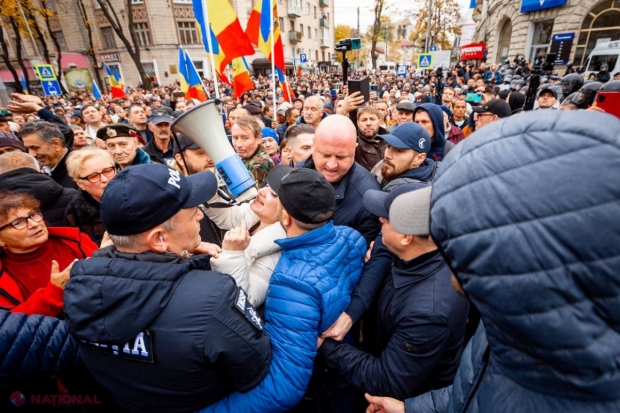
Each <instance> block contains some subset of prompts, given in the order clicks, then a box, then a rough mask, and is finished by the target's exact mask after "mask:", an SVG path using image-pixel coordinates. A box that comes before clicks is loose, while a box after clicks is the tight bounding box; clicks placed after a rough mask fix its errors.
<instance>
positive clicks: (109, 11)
mask: <svg viewBox="0 0 620 413" xmlns="http://www.w3.org/2000/svg"><path fill="white" fill-rule="evenodd" d="M99 4H100V5H101V11H102V12H103V14H104V15H105V17H106V19H107V20H108V21H109V22H110V26H111V27H112V29H113V30H114V32H116V34H117V35H118V37H119V38H120V39H121V41H122V42H123V44H124V45H125V48H126V49H127V52H128V53H129V56H130V57H131V60H133V62H134V64H135V65H136V68H137V69H138V73H139V74H140V79H141V80H142V87H143V88H144V89H146V90H148V89H150V88H151V78H150V77H149V76H148V75H147V74H146V70H144V66H143V65H142V62H141V61H140V42H139V41H138V36H137V35H136V31H135V30H134V27H133V11H132V7H131V6H132V5H131V0H126V10H127V22H128V26H129V34H130V36H131V40H132V41H133V47H132V45H131V43H130V42H129V39H127V36H125V32H124V31H123V26H122V24H121V21H120V19H119V18H118V15H117V14H116V11H115V10H114V8H113V7H112V4H110V0H101V1H100V3H99Z"/></svg>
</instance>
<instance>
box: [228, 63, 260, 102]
mask: <svg viewBox="0 0 620 413" xmlns="http://www.w3.org/2000/svg"><path fill="white" fill-rule="evenodd" d="M232 66H233V97H234V98H235V100H239V99H240V98H241V95H243V94H244V93H245V92H249V91H250V90H252V89H254V88H255V86H254V82H253V81H252V78H251V77H250V69H249V67H248V63H247V62H246V61H245V57H237V58H235V59H234V60H233V61H232Z"/></svg>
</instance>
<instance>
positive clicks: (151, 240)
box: [146, 227, 168, 253]
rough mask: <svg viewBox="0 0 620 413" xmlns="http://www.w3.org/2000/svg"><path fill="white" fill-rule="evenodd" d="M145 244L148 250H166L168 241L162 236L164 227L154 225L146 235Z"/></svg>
mask: <svg viewBox="0 0 620 413" xmlns="http://www.w3.org/2000/svg"><path fill="white" fill-rule="evenodd" d="M146 245H147V246H148V248H149V250H150V251H157V252H159V253H164V252H166V251H167V246H168V243H167V242H166V239H165V237H164V229H163V228H162V227H155V228H153V229H152V230H150V231H149V232H148V234H147V235H146Z"/></svg>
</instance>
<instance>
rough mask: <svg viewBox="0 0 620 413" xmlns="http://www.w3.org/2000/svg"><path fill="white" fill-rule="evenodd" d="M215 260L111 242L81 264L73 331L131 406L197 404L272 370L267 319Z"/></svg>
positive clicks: (74, 286) (73, 295) (103, 377)
mask: <svg viewBox="0 0 620 413" xmlns="http://www.w3.org/2000/svg"><path fill="white" fill-rule="evenodd" d="M209 258H210V257H209V256H208V255H199V256H195V257H192V258H189V259H186V260H182V259H181V258H180V257H179V256H177V255H175V254H155V253H152V252H145V253H141V254H131V253H121V252H119V251H117V250H116V249H115V248H114V247H108V248H104V249H101V250H99V251H98V252H97V253H96V254H95V256H94V257H93V258H91V259H89V260H83V261H78V262H77V263H76V264H75V265H74V266H73V269H72V271H71V279H70V280H69V282H68V283H67V286H66V287H65V316H66V320H67V324H68V326H69V331H70V333H71V335H72V336H73V337H74V338H75V340H76V341H77V342H78V344H79V345H80V347H81V352H82V359H83V360H84V363H85V364H86V366H87V367H88V369H89V370H90V372H91V374H92V375H93V377H94V378H95V379H96V380H97V381H98V382H99V383H101V384H102V385H103V386H105V387H106V388H107V389H108V390H109V391H110V392H111V393H112V395H113V396H114V398H115V399H116V400H117V401H118V402H119V403H120V404H121V406H122V407H123V408H125V409H128V410H130V411H165V412H191V411H196V410H198V409H200V408H202V407H204V406H208V405H210V404H212V403H214V402H216V401H218V400H219V399H221V398H223V397H225V396H226V395H227V394H229V393H230V392H232V391H235V390H236V391H242V392H243V391H248V390H249V389H251V388H252V387H254V386H255V385H256V384H258V383H259V382H260V381H261V380H262V378H263V377H264V376H265V375H266V374H267V370H268V369H269V362H270V361H271V349H270V344H269V339H268V337H267V336H266V335H265V334H264V333H263V331H262V328H263V327H262V323H261V320H260V319H258V318H257V315H256V312H255V311H254V309H253V307H252V306H251V305H250V304H249V302H248V301H247V295H246V294H245V292H244V291H243V290H241V289H239V288H238V287H237V286H236V285H235V282H234V280H233V279H232V278H231V277H230V276H228V275H223V274H220V273H216V272H212V271H208V270H209V268H210V267H209ZM119 372H122V374H119Z"/></svg>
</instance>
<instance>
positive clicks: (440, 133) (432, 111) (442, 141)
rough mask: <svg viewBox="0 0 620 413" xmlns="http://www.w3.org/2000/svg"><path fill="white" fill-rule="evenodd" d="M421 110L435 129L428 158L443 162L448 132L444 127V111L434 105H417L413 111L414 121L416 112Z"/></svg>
mask: <svg viewBox="0 0 620 413" xmlns="http://www.w3.org/2000/svg"><path fill="white" fill-rule="evenodd" d="M420 110H423V111H424V112H426V113H428V115H429V116H430V118H431V121H432V122H433V129H434V131H435V133H434V135H433V136H431V150H430V151H429V153H428V154H427V155H426V157H427V158H429V159H432V160H434V161H435V162H441V160H443V149H444V146H445V145H446V131H445V130H444V127H443V111H442V110H441V108H440V107H439V106H438V105H435V104H434V103H422V104H421V105H417V106H416V108H415V110H414V111H413V117H414V119H415V114H416V112H418V111H420Z"/></svg>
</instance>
